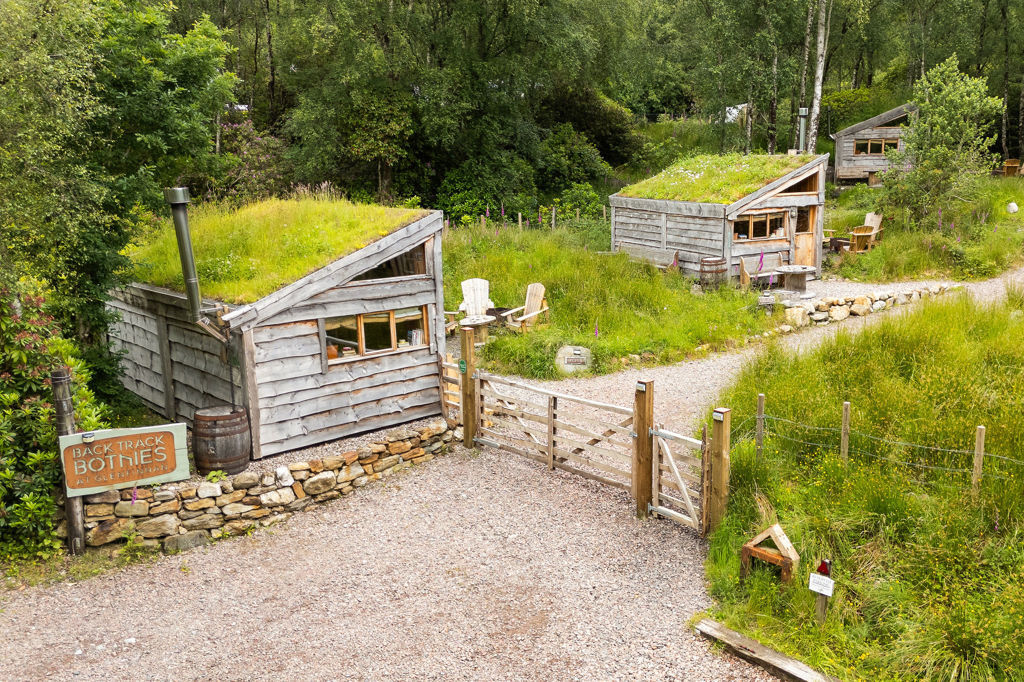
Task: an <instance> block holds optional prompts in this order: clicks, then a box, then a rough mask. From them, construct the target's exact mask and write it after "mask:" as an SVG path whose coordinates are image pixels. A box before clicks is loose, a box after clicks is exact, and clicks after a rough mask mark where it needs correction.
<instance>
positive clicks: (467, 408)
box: [459, 326, 480, 448]
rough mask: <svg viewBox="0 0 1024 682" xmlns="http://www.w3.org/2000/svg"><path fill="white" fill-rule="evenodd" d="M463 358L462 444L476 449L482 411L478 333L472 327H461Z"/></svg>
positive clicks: (461, 370)
mask: <svg viewBox="0 0 1024 682" xmlns="http://www.w3.org/2000/svg"><path fill="white" fill-rule="evenodd" d="M459 329H460V333H461V339H460V341H461V343H462V358H461V359H460V361H459V371H460V372H461V373H462V381H461V384H462V444H463V445H464V446H466V447H467V448H472V447H476V446H475V445H474V443H473V441H474V439H476V427H477V421H478V418H479V416H480V411H479V410H478V409H477V403H476V401H477V392H476V381H475V380H474V379H473V375H474V374H475V373H476V338H475V337H476V333H475V331H476V330H474V329H473V328H472V327H468V326H467V327H460V328H459Z"/></svg>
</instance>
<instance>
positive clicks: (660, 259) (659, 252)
mask: <svg viewBox="0 0 1024 682" xmlns="http://www.w3.org/2000/svg"><path fill="white" fill-rule="evenodd" d="M616 247H617V248H618V250H619V251H623V252H625V253H627V254H629V257H630V258H632V259H633V260H640V261H643V262H645V263H650V264H651V265H653V266H655V267H657V268H661V269H662V270H664V269H665V268H670V267H672V266H673V265H675V266H677V267H678V266H680V262H679V251H676V250H673V249H655V248H651V247H646V246H636V245H634V244H623V243H621V242H619V243H618V244H616Z"/></svg>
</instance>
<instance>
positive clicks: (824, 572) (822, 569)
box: [807, 559, 836, 625]
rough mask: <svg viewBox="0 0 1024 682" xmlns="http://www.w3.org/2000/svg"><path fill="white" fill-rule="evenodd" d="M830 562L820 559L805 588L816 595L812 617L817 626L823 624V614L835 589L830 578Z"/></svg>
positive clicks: (833, 582)
mask: <svg viewBox="0 0 1024 682" xmlns="http://www.w3.org/2000/svg"><path fill="white" fill-rule="evenodd" d="M831 575H832V562H831V561H830V560H829V559H822V560H821V563H820V564H818V570H817V571H815V572H814V573H811V575H810V578H809V579H808V583H807V588H808V589H809V590H810V591H811V592H814V593H816V595H815V596H816V598H815V600H814V615H815V616H816V617H817V619H818V624H819V625H821V624H823V623H824V622H825V612H826V611H827V610H828V598H829V597H831V596H832V592H833V591H834V589H835V585H836V583H835V581H834V580H832V578H831Z"/></svg>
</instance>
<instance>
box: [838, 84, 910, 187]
mask: <svg viewBox="0 0 1024 682" xmlns="http://www.w3.org/2000/svg"><path fill="white" fill-rule="evenodd" d="M915 111H917V107H916V106H914V105H913V104H909V103H908V104H901V105H900V106H898V107H896V108H895V109H890V110H889V111H887V112H885V113H884V114H879V115H878V116H873V117H871V118H869V119H868V120H866V121H861V122H860V123H855V124H854V125H852V126H850V127H848V128H843V129H842V130H840V131H839V132H837V133H835V134H834V135H832V139H833V140H835V141H836V157H835V178H836V181H837V182H841V181H844V180H845V181H849V180H867V181H868V184H869V185H872V186H874V185H875V184H877V182H878V181H879V179H878V174H879V173H882V172H883V171H886V170H889V160H888V159H887V158H886V156H885V152H886V150H887V149H901V148H902V145H903V143H902V142H901V140H900V138H901V136H902V134H903V129H902V128H901V126H902V125H904V124H906V123H907V118H908V117H909V116H910V115H911V114H912V113H913V112H915Z"/></svg>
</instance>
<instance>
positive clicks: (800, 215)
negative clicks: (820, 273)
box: [793, 206, 818, 267]
mask: <svg viewBox="0 0 1024 682" xmlns="http://www.w3.org/2000/svg"><path fill="white" fill-rule="evenodd" d="M817 211H818V208H817V207H816V206H807V207H804V208H801V209H799V210H798V211H797V214H796V227H795V229H794V234H793V246H794V251H795V254H794V256H793V263H794V264H795V265H811V266H814V267H817V266H818V263H817V250H816V247H817V239H816V234H815V232H816V230H815V229H814V228H815V226H816V225H817V223H818V220H817V218H818V216H817Z"/></svg>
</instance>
